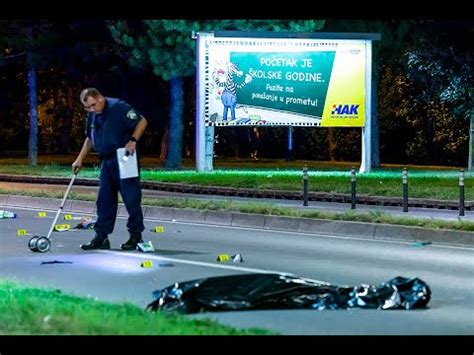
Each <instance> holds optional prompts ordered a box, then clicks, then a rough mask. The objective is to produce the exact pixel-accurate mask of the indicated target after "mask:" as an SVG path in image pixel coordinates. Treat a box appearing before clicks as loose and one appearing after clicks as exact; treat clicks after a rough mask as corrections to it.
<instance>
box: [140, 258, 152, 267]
mask: <svg viewBox="0 0 474 355" xmlns="http://www.w3.org/2000/svg"><path fill="white" fill-rule="evenodd" d="M140 266H141V267H144V268H151V267H153V262H152V261H151V260H143V261H142V263H141V264H140Z"/></svg>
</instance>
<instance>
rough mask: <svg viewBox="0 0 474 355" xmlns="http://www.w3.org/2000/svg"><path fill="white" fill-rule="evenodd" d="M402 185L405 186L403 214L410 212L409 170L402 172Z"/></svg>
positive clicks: (404, 169)
mask: <svg viewBox="0 0 474 355" xmlns="http://www.w3.org/2000/svg"><path fill="white" fill-rule="evenodd" d="M402 184H403V212H408V170H407V168H403V170H402Z"/></svg>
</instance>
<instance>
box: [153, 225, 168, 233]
mask: <svg viewBox="0 0 474 355" xmlns="http://www.w3.org/2000/svg"><path fill="white" fill-rule="evenodd" d="M152 231H153V232H155V233H164V232H165V227H163V226H156V227H155V228H153V229H152Z"/></svg>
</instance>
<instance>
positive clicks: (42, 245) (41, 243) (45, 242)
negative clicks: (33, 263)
mask: <svg viewBox="0 0 474 355" xmlns="http://www.w3.org/2000/svg"><path fill="white" fill-rule="evenodd" d="M49 248H51V241H50V240H49V239H48V238H46V237H39V238H38V240H37V241H36V249H37V250H38V251H39V252H40V253H46V252H47V251H48V250H49Z"/></svg>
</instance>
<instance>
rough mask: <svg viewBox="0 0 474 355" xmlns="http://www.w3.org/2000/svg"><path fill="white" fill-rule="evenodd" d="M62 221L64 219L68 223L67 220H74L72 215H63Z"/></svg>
mask: <svg viewBox="0 0 474 355" xmlns="http://www.w3.org/2000/svg"><path fill="white" fill-rule="evenodd" d="M64 219H65V220H66V221H69V220H71V219H74V217H73V216H72V214H65V215H64Z"/></svg>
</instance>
